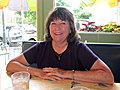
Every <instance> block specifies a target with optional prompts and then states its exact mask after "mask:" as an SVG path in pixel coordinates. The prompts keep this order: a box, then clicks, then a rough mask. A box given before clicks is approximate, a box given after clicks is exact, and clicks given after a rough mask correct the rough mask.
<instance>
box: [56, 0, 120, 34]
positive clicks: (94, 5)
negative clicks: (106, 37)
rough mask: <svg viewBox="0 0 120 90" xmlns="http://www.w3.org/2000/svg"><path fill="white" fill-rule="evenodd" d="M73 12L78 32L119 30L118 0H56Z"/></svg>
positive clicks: (119, 4)
mask: <svg viewBox="0 0 120 90" xmlns="http://www.w3.org/2000/svg"><path fill="white" fill-rule="evenodd" d="M55 5H56V6H65V7H68V8H69V9H70V11H71V12H72V13H73V14H74V17H75V24H76V30H77V31H79V32H112V33H119V32H120V1H119V0H118V1H117V0H71V1H69V0H56V2H55Z"/></svg>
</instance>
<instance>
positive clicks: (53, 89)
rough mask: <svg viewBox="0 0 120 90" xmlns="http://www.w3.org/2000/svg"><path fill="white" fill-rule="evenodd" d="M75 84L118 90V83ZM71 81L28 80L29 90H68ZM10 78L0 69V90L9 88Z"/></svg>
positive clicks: (94, 89) (119, 86)
mask: <svg viewBox="0 0 120 90" xmlns="http://www.w3.org/2000/svg"><path fill="white" fill-rule="evenodd" d="M75 82H76V83H77V84H76V85H74V86H84V87H88V88H90V89H91V90H120V83H114V84H113V85H107V86H100V85H99V84H96V83H87V82H81V81H75ZM70 83H71V80H62V81H49V80H43V79H41V78H38V77H32V78H31V79H30V89H29V90H70V87H71V84H70ZM11 86H12V84H11V78H10V76H9V75H7V73H6V71H5V68H2V69H0V90H4V89H5V88H7V87H11Z"/></svg>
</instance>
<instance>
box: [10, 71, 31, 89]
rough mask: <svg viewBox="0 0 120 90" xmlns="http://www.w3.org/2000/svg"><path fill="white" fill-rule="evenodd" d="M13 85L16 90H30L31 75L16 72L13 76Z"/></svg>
mask: <svg viewBox="0 0 120 90" xmlns="http://www.w3.org/2000/svg"><path fill="white" fill-rule="evenodd" d="M11 79H12V85H13V87H14V88H16V90H19V88H18V89H17V87H20V88H22V90H29V80H30V74H29V73H28V72H16V73H14V74H12V75H11Z"/></svg>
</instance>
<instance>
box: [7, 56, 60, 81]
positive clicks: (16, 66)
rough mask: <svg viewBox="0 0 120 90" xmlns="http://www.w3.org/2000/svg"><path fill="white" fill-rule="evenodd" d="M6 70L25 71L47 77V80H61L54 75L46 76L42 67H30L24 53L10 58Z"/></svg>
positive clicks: (12, 71)
mask: <svg viewBox="0 0 120 90" xmlns="http://www.w3.org/2000/svg"><path fill="white" fill-rule="evenodd" d="M6 71H7V72H11V73H14V72H20V71H26V72H29V73H30V75H32V76H37V77H40V78H43V79H49V80H62V78H61V77H56V76H48V75H47V73H45V72H43V70H42V69H38V68H34V67H30V66H29V63H28V62H27V60H26V59H25V57H24V55H23V54H21V55H19V56H18V57H16V58H14V59H12V60H11V61H10V62H9V63H8V64H7V67H6Z"/></svg>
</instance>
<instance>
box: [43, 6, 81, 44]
mask: <svg viewBox="0 0 120 90" xmlns="http://www.w3.org/2000/svg"><path fill="white" fill-rule="evenodd" d="M55 19H61V20H63V21H68V22H69V25H70V31H71V33H70V34H69V35H68V40H67V41H68V42H72V41H76V40H80V36H79V35H78V34H77V33H76V30H75V24H74V17H73V14H72V13H71V12H70V11H69V10H68V9H66V8H65V7H56V8H55V9H54V10H53V11H52V12H50V13H49V15H48V17H47V19H46V28H45V32H46V34H45V40H47V41H52V37H51V35H50V29H49V26H50V23H51V22H52V21H53V20H55Z"/></svg>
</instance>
